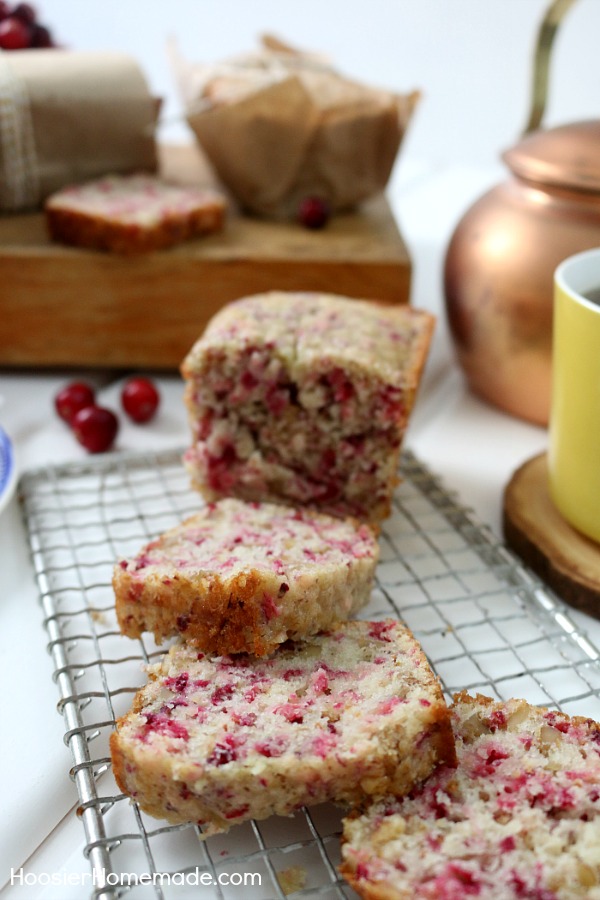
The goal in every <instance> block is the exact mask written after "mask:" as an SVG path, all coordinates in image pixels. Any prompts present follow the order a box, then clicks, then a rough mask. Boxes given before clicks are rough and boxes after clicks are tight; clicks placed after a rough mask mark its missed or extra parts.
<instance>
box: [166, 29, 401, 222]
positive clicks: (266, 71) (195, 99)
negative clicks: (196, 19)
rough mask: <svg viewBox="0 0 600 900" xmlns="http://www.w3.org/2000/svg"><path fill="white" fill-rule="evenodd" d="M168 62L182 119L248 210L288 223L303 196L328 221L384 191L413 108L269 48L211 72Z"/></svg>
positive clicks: (311, 59) (319, 63)
mask: <svg viewBox="0 0 600 900" xmlns="http://www.w3.org/2000/svg"><path fill="white" fill-rule="evenodd" d="M171 56H172V61H173V65H174V68H175V72H176V76H177V80H178V82H179V87H180V91H181V94H182V97H183V101H184V104H185V106H186V112H187V119H188V122H189V124H190V126H191V128H192V129H193V131H194V133H195V135H196V138H197V140H198V142H199V144H200V145H201V147H202V149H203V150H204V152H205V154H206V156H207V157H208V159H209V160H210V162H211V163H212V165H213V166H214V168H215V170H216V172H217V174H218V175H219V177H220V178H221V180H222V181H223V183H224V184H225V185H226V186H227V187H228V188H229V190H230V191H231V193H232V194H233V195H234V197H235V198H236V199H237V200H238V202H239V203H240V204H241V205H242V206H243V207H245V208H246V209H248V210H250V211H252V212H254V213H258V214H262V215H265V216H270V217H286V218H287V217H292V216H294V215H296V213H297V210H298V206H299V203H300V202H301V200H302V199H303V198H305V197H307V196H318V197H321V198H322V199H324V200H326V201H327V202H328V203H329V205H330V207H331V209H332V211H334V212H335V211H340V210H344V209H348V208H351V207H353V206H355V205H357V204H358V203H360V202H361V201H363V200H366V199H367V198H368V197H370V196H371V195H373V194H375V193H378V192H379V191H381V190H383V188H384V187H385V185H386V184H387V181H388V178H389V176H390V172H391V170H392V167H393V164H394V161H395V159H396V155H397V153H398V150H399V147H400V144H401V141H402V138H403V136H404V133H405V130H406V128H407V126H408V123H409V121H410V118H411V116H412V113H413V110H414V108H415V105H416V103H417V101H418V99H419V93H418V91H413V92H412V93H410V94H405V95H398V94H393V93H391V92H389V91H384V90H379V89H376V88H371V87H366V86H364V85H361V84H358V83H356V82H353V81H350V80H349V79H347V78H345V77H343V76H342V75H340V74H339V73H337V72H336V71H334V69H332V68H331V67H330V66H329V65H327V64H326V63H325V62H324V61H323V59H322V58H320V57H318V56H316V55H315V54H310V53H301V52H298V51H296V50H293V49H292V48H290V47H288V46H287V45H285V44H282V43H281V42H279V41H277V40H275V39H273V38H264V39H263V49H262V51H261V52H259V53H256V54H251V55H247V56H244V57H240V58H236V59H233V60H229V61H226V62H224V63H219V64H217V65H213V66H205V65H193V64H190V63H187V62H185V61H183V60H182V59H181V58H180V57H179V55H178V53H177V50H176V48H174V47H171Z"/></svg>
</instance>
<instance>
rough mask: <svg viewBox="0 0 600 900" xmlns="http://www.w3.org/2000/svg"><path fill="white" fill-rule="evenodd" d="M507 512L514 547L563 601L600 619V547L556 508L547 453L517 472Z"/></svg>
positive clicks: (507, 528)
mask: <svg viewBox="0 0 600 900" xmlns="http://www.w3.org/2000/svg"><path fill="white" fill-rule="evenodd" d="M503 511H504V520H503V527H504V537H505V540H506V543H507V544H508V546H509V547H511V548H512V549H513V550H515V552H516V553H517V554H518V555H519V556H520V557H521V558H522V559H523V560H524V561H525V562H526V563H527V564H528V565H529V566H530V567H531V568H532V569H533V571H534V572H537V574H538V575H539V576H540V578H542V580H543V581H545V582H546V584H548V585H549V586H550V587H551V588H553V589H554V590H555V591H556V593H557V594H558V596H559V597H560V598H561V599H562V600H564V601H565V602H566V603H569V604H571V605H572V606H576V607H577V608H579V609H582V610H583V611H584V612H587V613H588V614H589V615H591V616H595V618H597V619H600V544H597V543H596V542H595V541H592V540H590V539H589V538H587V537H585V536H584V535H582V534H580V533H579V532H578V531H576V530H575V529H574V528H572V527H571V526H570V525H569V523H568V522H567V521H566V520H565V519H563V517H562V516H561V515H560V513H559V512H558V510H557V509H556V507H555V506H554V504H553V502H552V499H551V497H550V492H549V489H548V460H547V455H546V454H545V453H542V454H540V455H539V456H534V457H533V458H532V459H530V460H528V461H527V462H525V463H524V464H523V465H522V466H520V468H519V469H517V471H516V472H515V473H514V475H513V476H512V478H511V479H510V481H509V483H508V485H507V487H506V490H505V492H504V509H503Z"/></svg>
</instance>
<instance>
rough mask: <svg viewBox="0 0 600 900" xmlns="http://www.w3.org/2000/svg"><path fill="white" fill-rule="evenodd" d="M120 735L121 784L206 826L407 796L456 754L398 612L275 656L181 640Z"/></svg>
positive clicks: (219, 827)
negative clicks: (227, 651) (209, 651)
mask: <svg viewBox="0 0 600 900" xmlns="http://www.w3.org/2000/svg"><path fill="white" fill-rule="evenodd" d="M149 674H150V681H149V683H148V684H147V686H146V687H144V688H142V689H141V690H140V691H139V692H138V694H137V695H136V697H135V699H134V702H133V709H132V711H131V712H129V713H128V714H127V715H126V716H124V717H123V718H122V719H120V720H119V722H118V723H117V730H116V731H115V732H114V733H113V734H112V735H111V753H112V760H113V771H114V774H115V777H116V780H117V783H118V785H119V787H120V788H121V790H122V791H123V792H124V793H126V794H129V795H130V796H131V797H132V798H133V799H134V800H136V801H137V802H138V803H139V805H140V806H141V808H142V809H143V810H145V811H146V812H148V813H150V814H151V815H153V816H156V817H159V818H165V819H168V820H169V821H170V822H199V823H201V824H202V825H205V826H207V829H206V830H207V833H209V834H210V833H214V832H218V831H224V830H226V829H227V828H229V826H230V825H233V824H237V823H239V822H243V821H244V820H246V819H250V818H255V819H264V818H266V817H267V816H269V815H272V814H278V815H288V814H291V813H292V812H294V810H297V809H299V808H300V807H302V806H306V805H311V804H316V803H321V802H323V801H325V800H332V801H334V802H336V803H339V804H343V805H356V804H362V803H363V802H364V801H365V799H367V798H370V797H382V796H386V795H388V794H403V793H405V792H406V791H408V790H410V789H411V788H412V787H413V785H414V784H415V782H418V781H420V780H421V779H423V778H425V777H426V776H427V775H429V774H430V773H431V772H432V770H433V769H435V767H436V766H437V765H438V764H441V763H450V764H451V763H453V762H454V761H455V754H454V742H453V737H452V729H451V726H450V722H449V713H448V709H447V707H446V704H445V703H444V699H443V696H442V693H441V689H440V686H439V684H438V682H437V680H436V678H435V676H434V675H433V673H432V671H431V669H430V668H429V665H428V663H427V661H426V659H425V657H424V655H423V653H422V651H421V648H420V646H419V644H418V643H417V642H416V641H415V639H414V638H413V637H412V635H411V634H410V632H409V631H408V630H407V629H406V628H405V627H404V626H403V625H401V624H400V623H399V622H397V621H392V620H390V621H384V622H363V621H353V622H347V623H345V624H343V625H341V626H339V627H338V629H336V630H334V631H331V632H329V633H322V634H320V635H318V636H315V637H312V638H308V639H307V640H306V641H304V642H301V643H294V642H291V641H290V642H288V643H286V644H285V645H284V646H283V647H280V648H279V650H278V651H277V652H276V653H275V654H273V655H272V656H271V657H269V658H268V659H256V658H254V657H250V656H246V655H241V656H208V655H204V654H203V653H199V652H198V650H197V649H196V648H194V646H193V645H192V644H191V643H190V642H186V643H183V644H182V643H178V644H176V645H175V646H174V647H172V648H171V650H170V651H169V653H168V654H167V655H166V656H165V657H164V658H163V660H162V662H160V663H158V664H157V665H154V666H152V667H150V669H149Z"/></svg>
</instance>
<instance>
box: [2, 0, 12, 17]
mask: <svg viewBox="0 0 600 900" xmlns="http://www.w3.org/2000/svg"><path fill="white" fill-rule="evenodd" d="M9 16H10V6H9V4H8V3H5V2H4V0H0V22H2V21H4V19H8V17H9Z"/></svg>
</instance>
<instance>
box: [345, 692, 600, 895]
mask: <svg viewBox="0 0 600 900" xmlns="http://www.w3.org/2000/svg"><path fill="white" fill-rule="evenodd" d="M452 722H453V729H454V733H455V737H456V748H457V754H458V768H457V769H451V768H448V767H443V768H440V769H438V770H437V772H436V773H435V774H434V775H433V776H432V777H431V778H430V779H429V780H428V781H427V782H425V783H424V784H423V785H421V786H420V787H418V788H417V789H415V790H414V791H412V792H411V794H410V795H409V796H408V797H407V798H405V799H404V800H394V799H391V798H390V799H385V800H383V801H381V802H378V803H376V804H374V805H373V806H372V807H371V808H370V809H369V810H368V811H367V812H366V813H365V814H363V815H360V814H358V813H357V814H355V815H353V816H352V817H350V818H349V819H347V820H346V822H345V825H344V839H345V844H344V846H343V848H342V852H343V863H342V866H341V872H342V874H343V876H344V877H345V878H346V879H347V881H349V882H350V884H351V885H352V886H353V887H354V888H355V890H356V891H357V892H358V893H359V894H360V895H361V897H365V898H377V900H380V898H385V900H413V898H414V900H433V898H436V900H437V898H445V900H454V898H456V900H463V898H467V897H481V898H485V900H517V898H530V900H567V898H568V900H574V898H584V897H585V898H587V900H598V898H600V725H598V724H597V723H596V722H593V721H592V720H591V719H584V718H573V719H570V718H569V717H568V716H566V715H564V714H561V713H558V712H552V711H550V710H547V709H539V708H536V707H532V706H529V705H528V704H527V703H525V702H524V701H523V700H509V701H507V702H505V703H504V702H500V703H497V702H494V701H493V700H490V699H489V698H487V697H482V696H477V697H475V698H473V697H470V696H469V695H468V694H466V693H461V694H458V695H457V696H456V697H455V701H454V706H453V708H452Z"/></svg>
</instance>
